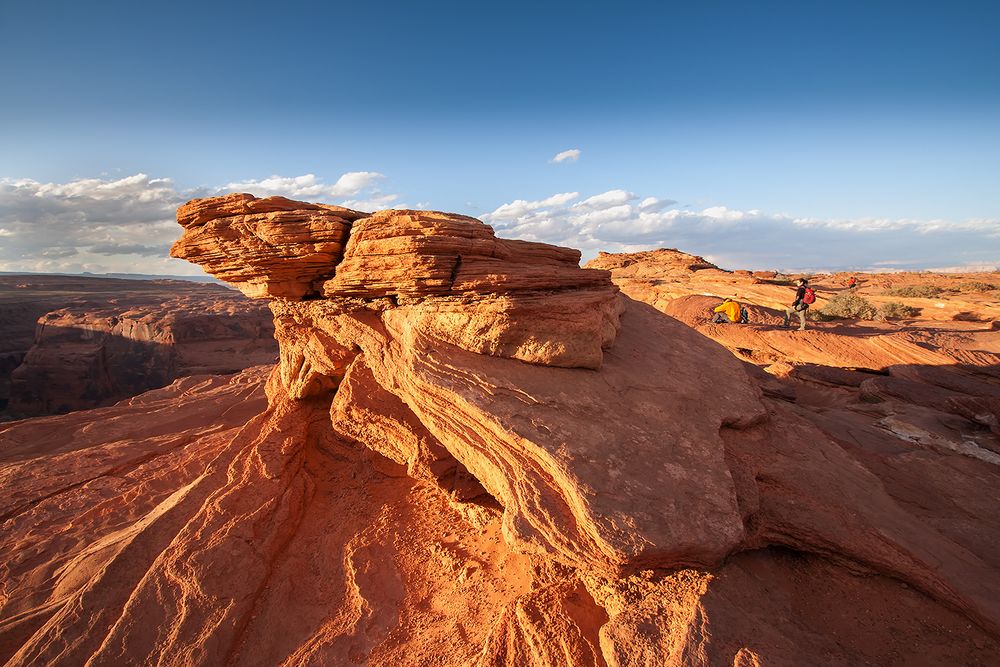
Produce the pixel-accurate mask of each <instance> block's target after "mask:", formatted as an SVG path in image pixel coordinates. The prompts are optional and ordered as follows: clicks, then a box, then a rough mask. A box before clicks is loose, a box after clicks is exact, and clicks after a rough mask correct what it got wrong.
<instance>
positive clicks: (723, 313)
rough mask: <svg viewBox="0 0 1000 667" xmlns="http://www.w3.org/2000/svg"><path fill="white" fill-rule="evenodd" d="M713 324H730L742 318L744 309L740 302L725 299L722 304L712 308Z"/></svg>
mask: <svg viewBox="0 0 1000 667" xmlns="http://www.w3.org/2000/svg"><path fill="white" fill-rule="evenodd" d="M712 313H714V314H713V315H712V323H713V324H729V323H734V324H735V323H736V322H739V321H741V320H742V309H741V308H740V304H739V303H737V302H736V301H733V300H732V299H725V300H724V301H723V302H722V304H720V305H718V306H716V307H715V308H713V309H712Z"/></svg>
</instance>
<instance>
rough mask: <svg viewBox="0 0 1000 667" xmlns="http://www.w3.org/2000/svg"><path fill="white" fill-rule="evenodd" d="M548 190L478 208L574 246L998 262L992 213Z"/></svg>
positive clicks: (863, 260)
mask: <svg viewBox="0 0 1000 667" xmlns="http://www.w3.org/2000/svg"><path fill="white" fill-rule="evenodd" d="M572 195H573V196H572V197H567V196H566V195H555V196H553V197H550V198H548V199H543V200H539V201H525V200H521V199H519V200H515V201H513V202H510V203H508V204H502V205H500V206H498V207H497V208H496V209H495V210H494V211H493V212H492V213H489V214H487V215H484V216H483V220H485V221H486V222H489V223H490V224H491V225H493V227H494V228H495V229H496V230H497V233H498V234H499V235H501V236H506V237H511V238H521V239H526V240H531V241H542V242H545V243H555V244H558V245H565V246H571V247H574V248H579V249H580V250H582V251H583V253H584V259H588V258H590V257H593V256H594V255H595V254H596V253H597V251H598V250H604V251H609V252H631V251H634V250H648V249H651V248H656V247H677V248H680V249H681V250H684V251H687V252H693V253H695V254H698V255H702V256H708V255H712V256H714V257H716V258H718V260H719V262H720V264H721V265H723V266H726V267H727V268H757V269H763V268H778V269H789V268H809V269H830V270H833V269H838V268H844V269H852V270H860V269H862V268H866V267H874V266H877V265H879V263H880V262H883V261H884V260H885V255H886V254H890V253H891V256H892V257H893V258H894V261H897V262H898V265H897V266H898V267H899V268H908V269H914V268H923V267H927V266H934V265H944V264H954V265H961V266H968V265H994V264H997V263H1000V220H996V219H992V220H990V219H976V220H966V221H958V222H951V221H945V220H910V219H867V218H866V219H854V220H842V219H821V218H798V217H794V216H791V215H787V214H781V213H775V214H769V213H765V212H763V211H760V210H757V209H749V210H739V209H731V208H728V207H726V206H710V207H707V208H703V209H700V210H693V209H688V208H676V204H677V202H676V201H673V200H670V199H661V198H658V197H652V196H647V197H644V198H641V199H640V198H639V196H637V195H636V194H634V193H632V192H629V191H627V190H621V189H615V190H609V191H607V192H602V193H598V194H595V195H592V196H590V197H586V198H584V199H582V200H580V201H576V202H575V203H573V202H574V200H576V199H578V198H579V195H578V194H577V193H572Z"/></svg>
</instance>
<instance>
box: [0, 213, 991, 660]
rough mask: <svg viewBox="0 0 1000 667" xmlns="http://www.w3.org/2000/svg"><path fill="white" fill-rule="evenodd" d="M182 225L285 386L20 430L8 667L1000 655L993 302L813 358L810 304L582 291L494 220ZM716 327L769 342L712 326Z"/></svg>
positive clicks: (615, 279)
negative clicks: (717, 318) (727, 304)
mask: <svg viewBox="0 0 1000 667" xmlns="http://www.w3.org/2000/svg"><path fill="white" fill-rule="evenodd" d="M177 217H178V223H179V224H180V227H181V229H182V235H181V237H180V239H179V240H178V241H177V242H176V243H175V245H174V247H173V249H172V254H173V255H174V256H177V257H182V258H185V259H188V260H189V261H192V262H195V263H197V264H199V265H200V266H202V267H203V268H204V269H205V270H206V271H207V272H208V273H210V274H212V275H215V276H216V277H218V278H220V279H222V280H226V281H228V282H230V283H232V284H233V285H234V286H235V287H237V288H238V289H240V290H241V291H242V292H243V293H244V294H246V295H247V296H248V297H251V298H254V299H259V301H252V302H248V303H253V304H257V303H261V304H263V303H265V302H266V304H267V306H266V307H267V308H269V311H270V315H269V316H270V317H273V330H274V337H275V338H276V340H277V342H278V346H279V348H280V356H279V359H278V361H277V363H275V364H273V365H271V364H267V363H266V362H265V363H264V365H253V366H252V367H249V368H246V369H245V370H242V371H241V372H239V373H236V374H230V375H220V374H219V372H218V371H217V370H213V368H212V367H210V366H209V365H205V366H203V367H202V368H201V370H202V371H203V373H201V374H192V375H190V376H188V377H183V378H180V379H176V380H174V381H173V382H172V383H171V384H169V385H168V386H166V387H162V388H159V389H154V390H153V391H148V392H146V393H143V394H141V395H138V396H135V397H133V398H128V399H126V400H123V401H121V402H118V403H117V404H115V405H111V406H105V407H100V408H98V409H95V410H88V411H77V412H71V413H69V414H64V415H55V416H44V417H37V418H33V419H25V420H20V421H15V422H10V423H6V424H0V480H2V483H3V486H4V488H5V489H6V490H7V493H6V494H5V495H4V497H3V498H0V522H2V524H3V531H2V532H0V575H2V576H0V581H2V582H3V583H2V588H0V661H2V662H4V663H5V664H8V665H29V664H31V665H35V664H88V665H113V664H114V665H117V664H135V663H139V664H164V665H189V664H235V665H275V664H285V665H303V664H314V665H330V664H376V665H510V666H514V665H552V666H555V665H601V666H609V667H623V666H626V665H628V666H633V665H635V666H638V665H733V667H749V666H752V665H793V664H821V665H859V664H880V665H881V664H907V665H912V664H968V665H980V664H981V665H988V664H994V663H995V662H996V659H997V656H1000V540H998V539H997V538H998V536H1000V513H998V512H997V509H998V508H1000V484H998V482H1000V427H998V423H1000V422H998V415H1000V331H998V328H997V326H996V324H995V323H996V322H997V320H998V318H1000V304H998V303H997V302H996V296H995V294H996V293H995V292H992V291H990V290H985V291H982V292H976V293H972V294H967V293H964V292H962V291H961V290H960V289H958V287H957V286H958V285H959V284H965V283H967V282H970V281H971V280H972V279H973V278H970V277H967V276H966V277H934V278H933V280H935V281H939V282H940V281H945V283H946V282H947V281H951V280H954V281H955V286H956V291H954V292H951V291H948V290H946V289H943V290H942V292H941V294H938V295H937V296H935V298H934V299H933V300H930V299H929V300H927V302H924V301H917V302H914V303H916V304H917V305H918V306H921V307H920V309H919V310H920V312H919V315H915V316H913V317H910V318H909V319H906V320H900V321H871V322H869V321H865V322H858V321H843V320H835V321H827V322H816V323H811V325H810V329H808V330H806V331H791V330H787V329H783V328H781V327H780V326H779V324H780V319H781V318H780V315H779V310H778V307H779V306H781V305H783V304H787V303H788V302H790V300H791V298H790V293H791V292H792V289H791V288H790V287H789V285H788V278H789V277H787V276H780V275H777V274H774V273H773V272H729V271H724V270H722V269H720V268H718V267H716V266H714V265H713V264H712V263H711V262H708V261H706V260H704V259H703V258H700V257H695V256H692V255H685V254H684V253H680V252H677V251H670V250H661V251H654V252H650V253H636V254H631V255H606V254H602V255H601V256H599V257H598V258H596V259H595V260H593V261H591V262H589V263H588V264H587V265H586V266H585V267H583V268H581V267H580V265H579V262H580V253H579V252H578V251H576V250H572V249H568V248H559V247H555V246H551V245H546V244H542V243H533V242H528V241H516V240H506V239H502V238H498V237H497V236H496V235H495V233H494V231H493V230H492V229H491V228H490V227H489V226H487V225H485V224H483V223H482V222H480V221H478V220H476V219H475V218H470V217H466V216H461V215H455V214H447V213H441V212H435V211H411V210H388V211H379V212H376V213H372V214H368V213H363V212H359V211H352V210H349V209H345V208H342V207H335V206H328V205H323V204H309V203H304V202H296V201H292V200H288V199H284V198H281V197H268V198H263V199H258V198H256V197H253V196H252V195H248V194H233V195H227V196H225V197H216V198H211V199H198V200H193V201H191V202H189V203H188V204H185V205H184V206H182V207H181V208H180V209H179V210H178V216H177ZM974 278H975V279H976V280H978V281H979V282H984V281H987V280H990V279H992V277H991V276H988V275H984V276H979V277H974ZM843 279H844V276H825V277H821V278H818V279H815V280H814V283H813V284H814V285H816V287H817V292H818V293H819V295H820V297H821V302H826V301H828V300H832V298H833V297H834V296H835V295H836V294H837V293H839V292H840V291H841V290H843V289H844V287H843V285H842V281H843ZM928 280H931V278H928V277H927V276H922V275H893V276H886V277H881V276H863V280H862V284H861V287H860V288H858V289H859V290H860V291H859V294H864V295H867V296H868V297H869V298H871V299H872V300H874V301H876V302H878V301H879V300H881V299H883V297H882V292H884V291H886V290H891V289H895V288H900V287H905V286H909V285H918V284H923V283H926V282H927V281H928ZM881 281H888V282H889V284H888V286H886V285H884V284H883V283H882V282H881ZM961 281H964V282H961ZM942 286H943V287H945V288H947V287H948V286H949V284H944V283H942ZM723 297H735V298H738V299H739V300H740V301H741V302H742V303H745V304H747V306H748V309H749V310H750V311H751V323H750V324H748V325H736V324H712V323H710V322H709V316H710V313H709V310H710V309H711V308H712V307H713V306H715V305H717V304H718V303H719V302H720V301H721V299H722V298H723ZM893 298H894V299H895V298H896V297H893ZM920 298H922V297H918V299H920ZM937 303H942V304H943V305H942V306H941V307H938V306H937V305H936V304H937ZM819 305H822V303H821V304H819ZM140 312H147V313H148V314H149V316H150V317H151V318H152V319H151V320H149V323H148V326H157V325H155V324H154V321H156V320H157V318H162V314H158V313H157V311H155V309H152V308H146V309H145V310H142V309H140ZM968 313H972V314H973V315H972V316H970V315H969V314H968ZM208 316H211V313H208V314H207V315H206V317H208ZM55 319H56V321H60V322H61V321H66V322H72V321H73V320H72V316H70V315H65V316H64V315H60V316H59V317H58V318H55ZM212 321H215V320H212ZM114 326H118V325H117V324H116V325H114ZM128 326H129V327H132V328H134V327H136V326H137V325H135V324H131V323H130V324H129V325H128ZM204 326H205V327H214V326H216V325H211V324H208V323H207V322H206V323H205V324H204ZM112 328H113V327H112ZM130 330H132V329H130ZM263 330H264V329H263V327H262V328H261V331H263ZM209 331H213V329H211V328H210V329H209ZM199 337H200V336H199V335H192V336H191V338H195V339H197V338H199ZM207 337H208V338H210V339H214V338H213V334H209V335H208V336H207ZM209 349H214V348H211V347H210V348H209ZM199 356H200V355H199ZM207 356H208V357H214V356H215V355H214V354H208V355H207ZM248 365H249V364H248Z"/></svg>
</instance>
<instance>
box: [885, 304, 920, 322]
mask: <svg viewBox="0 0 1000 667" xmlns="http://www.w3.org/2000/svg"><path fill="white" fill-rule="evenodd" d="M919 314H920V309H919V308H914V307H913V306H907V305H904V304H902V303H899V302H898V301H890V302H889V303H884V304H882V305H881V306H879V309H878V316H879V317H880V318H882V319H883V320H898V319H902V318H904V317H916V316H917V315H919Z"/></svg>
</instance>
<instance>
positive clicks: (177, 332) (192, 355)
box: [0, 276, 277, 417]
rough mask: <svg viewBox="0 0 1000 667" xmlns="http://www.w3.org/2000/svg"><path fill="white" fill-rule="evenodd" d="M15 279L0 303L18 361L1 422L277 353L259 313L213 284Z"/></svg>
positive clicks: (107, 399)
mask: <svg viewBox="0 0 1000 667" xmlns="http://www.w3.org/2000/svg"><path fill="white" fill-rule="evenodd" d="M16 280H17V283H16V285H19V286H20V287H15V286H14V285H13V284H11V285H10V286H9V287H7V289H6V290H4V291H3V293H2V296H3V297H4V298H3V299H2V301H0V322H4V323H6V330H7V331H8V332H10V334H11V339H9V341H8V345H11V346H12V347H13V348H14V349H13V350H12V351H11V352H10V353H9V356H10V359H11V361H12V362H13V361H16V365H15V364H14V363H11V364H9V365H10V366H12V368H10V374H9V376H8V379H7V388H6V391H5V392H4V393H3V394H2V398H3V399H4V401H5V403H6V406H5V407H6V415H7V416H8V417H20V416H26V415H39V414H52V413H60V412H68V411H70V410H79V409H85V408H91V407H95V406H99V405H109V404H111V403H114V402H116V401H118V400H121V399H122V398H125V397H127V396H133V395H135V394H138V393H141V392H143V391H146V390H148V389H151V388H153V387H161V386H164V385H166V384H169V383H170V382H172V381H173V380H174V379H175V378H177V377H181V376H184V375H192V374H204V373H232V372H235V371H238V370H240V369H242V368H246V367H247V366H252V365H258V364H267V363H271V362H272V361H273V360H274V358H275V357H276V354H277V346H276V344H275V342H274V339H273V325H272V323H271V317H270V313H268V311H267V309H266V307H265V306H264V305H263V304H260V303H257V302H253V301H249V300H247V299H245V298H244V297H242V296H241V295H239V294H238V293H235V292H233V291H232V290H230V289H227V288H225V287H222V286H219V285H211V284H198V283H191V282H184V281H138V280H115V279H102V278H84V277H80V278H78V277H69V276H67V277H62V276H60V277H56V276H18V277H16ZM39 311H41V313H42V314H39ZM35 320H37V323H36V321H35ZM29 332H30V333H29ZM8 399H9V400H8Z"/></svg>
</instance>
